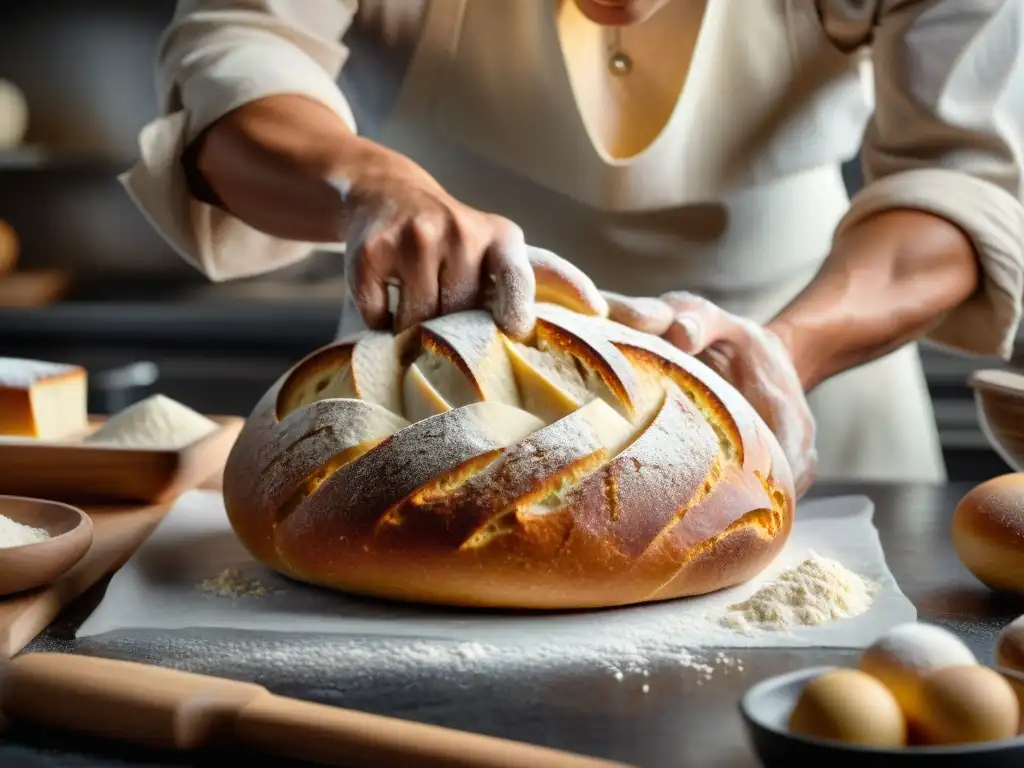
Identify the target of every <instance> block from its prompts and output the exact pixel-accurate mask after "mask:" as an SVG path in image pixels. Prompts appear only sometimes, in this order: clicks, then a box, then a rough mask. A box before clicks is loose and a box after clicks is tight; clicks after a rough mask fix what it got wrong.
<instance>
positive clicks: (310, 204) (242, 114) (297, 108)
mask: <svg viewBox="0 0 1024 768" xmlns="http://www.w3.org/2000/svg"><path fill="white" fill-rule="evenodd" d="M198 141H199V144H198V145H197V146H196V147H195V148H194V152H190V153H189V156H190V157H191V158H194V163H195V167H194V169H192V170H193V173H195V174H197V175H198V176H199V177H200V178H201V179H202V181H203V182H205V184H206V185H207V186H208V187H209V188H210V190H211V191H212V192H213V194H214V195H215V196H216V198H217V203H218V204H219V205H220V206H222V207H223V208H225V209H226V210H227V211H228V212H230V213H231V214H232V215H234V216H236V217H238V218H239V219H241V220H242V221H245V222H246V223H247V224H249V225H250V226H252V227H254V228H256V229H258V230H260V231H262V232H265V233H267V234H269V235H272V236H274V237H280V238H283V239H287V240H298V241H305V242H333V241H338V240H341V239H342V237H341V235H342V234H343V233H342V231H341V226H342V222H343V219H344V215H345V213H346V211H345V210H344V204H343V202H342V199H341V196H340V195H339V194H338V191H337V189H335V188H334V187H333V186H332V185H331V184H330V183H329V182H328V179H330V178H331V177H332V176H336V175H338V174H339V173H342V172H343V169H344V166H345V165H346V164H347V163H350V162H351V163H353V164H355V163H356V162H357V161H358V157H359V155H360V154H361V153H364V152H366V151H367V145H368V144H369V142H367V141H365V140H364V139H360V138H359V137H358V136H356V135H355V134H353V133H352V132H351V131H350V130H349V128H348V126H347V125H346V124H345V122H344V121H343V120H342V119H341V118H340V117H339V116H338V115H337V114H335V113H334V112H333V111H332V110H330V109H329V108H327V107H326V106H324V105H322V104H319V103H318V102H316V101H313V100H312V99H308V98H306V97H303V96H292V95H279V96H270V97H267V98H265V99H260V100H258V101H254V102H251V103H249V104H246V105H245V106H243V107H240V108H239V109H236V110H234V111H233V112H231V113H229V114H227V115H225V116H224V117H222V118H221V119H220V120H218V121H217V122H216V123H214V124H213V125H212V126H211V127H210V129H209V130H208V131H206V133H205V134H204V135H203V136H202V137H201V138H200V139H199V140H198Z"/></svg>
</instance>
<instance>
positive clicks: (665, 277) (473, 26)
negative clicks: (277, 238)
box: [342, 0, 945, 481]
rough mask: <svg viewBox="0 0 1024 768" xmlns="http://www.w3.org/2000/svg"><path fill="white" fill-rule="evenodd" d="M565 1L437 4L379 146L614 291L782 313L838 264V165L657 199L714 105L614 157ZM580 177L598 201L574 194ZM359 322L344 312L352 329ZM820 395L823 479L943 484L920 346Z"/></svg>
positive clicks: (850, 375)
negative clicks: (629, 154) (569, 55)
mask: <svg viewBox="0 0 1024 768" xmlns="http://www.w3.org/2000/svg"><path fill="white" fill-rule="evenodd" d="M527 5H529V6H532V7H533V9H534V10H533V11H531V10H528V9H526V8H525V6H527ZM723 5H724V4H723V3H720V2H716V0H710V3H709V4H708V6H707V11H706V13H705V12H704V11H703V4H701V3H693V4H692V6H693V8H694V9H695V10H694V11H693V15H694V18H693V23H695V24H701V25H702V27H701V33H700V36H699V37H698V41H697V45H696V50H695V52H694V57H693V61H692V62H691V67H697V66H702V61H701V57H702V55H703V56H704V57H705V58H706V57H707V56H710V55H712V54H713V50H714V48H715V45H705V46H703V49H702V46H701V42H702V41H701V39H700V37H702V36H703V35H704V27H705V25H707V24H708V23H709V17H710V16H711V15H712V14H714V13H716V12H719V11H718V9H720V8H722V7H723ZM510 6H516V8H515V10H510V9H509V7H510ZM551 6H552V4H550V3H529V4H525V3H524V4H522V5H520V4H519V3H518V2H517V3H515V4H512V3H509V4H498V3H494V2H493V0H434V2H432V3H430V4H429V10H428V11H427V16H426V19H425V23H424V27H423V30H424V31H423V33H422V36H421V38H420V40H419V43H418V46H417V49H416V52H415V54H414V56H413V59H412V62H411V65H410V67H409V70H408V72H407V73H406V75H405V80H404V83H403V85H402V89H401V92H400V95H399V98H398V100H397V105H396V107H395V109H394V111H393V112H392V113H391V115H390V118H389V119H388V121H387V122H386V123H385V125H384V126H383V130H382V132H381V135H380V136H379V137H378V138H379V140H380V141H382V143H384V144H386V145H388V146H390V147H392V148H394V149H396V150H397V151H399V152H402V153H403V154H405V155H407V156H409V157H411V158H412V159H414V160H415V161H416V162H418V163H420V164H421V165H423V166H424V167H425V168H426V169H427V170H428V171H429V172H430V173H431V174H433V175H434V176H435V178H437V179H438V181H440V182H441V184H442V185H444V186H445V188H446V189H448V190H449V191H450V192H451V193H452V194H453V195H454V196H455V197H456V198H458V199H460V200H462V201H463V202H465V203H466V204H468V205H471V206H474V207H476V208H479V209H482V210H488V211H493V212H496V213H500V214H501V215H503V216H506V217H508V218H509V219H512V220H513V221H515V222H516V223H517V224H519V225H520V226H521V227H522V228H523V230H524V231H525V233H526V236H527V240H528V242H530V243H531V244H533V245H537V246H540V247H544V248H548V249H550V250H552V251H555V252H556V253H559V254H560V255H562V256H564V257H566V258H568V259H569V260H571V261H573V262H574V263H575V264H577V265H578V266H579V267H580V268H581V269H583V270H584V271H585V272H587V273H588V274H589V275H590V276H591V277H592V278H593V279H594V281H595V282H596V283H597V285H598V286H599V287H601V288H605V289H610V290H615V291H618V292H620V293H627V294H632V295H638V296H657V295H659V294H661V293H663V292H665V291H668V290H684V289H685V290H690V291H694V292H697V293H701V294H703V295H705V296H707V297H708V298H709V299H711V300H713V301H715V302H716V303H718V304H719V305H721V306H722V307H724V308H725V309H727V310H729V311H731V312H734V313H737V314H740V315H744V316H747V317H751V318H753V319H755V320H758V321H760V322H764V321H767V320H768V319H770V318H771V317H772V316H773V315H774V314H775V313H776V312H778V311H779V310H780V309H781V308H782V307H783V306H785V305H786V304H787V303H788V302H789V301H790V300H791V299H792V298H793V297H794V296H795V295H796V294H797V293H798V292H799V291H800V290H801V289H802V288H803V287H804V286H805V285H806V284H807V283H808V282H809V281H810V280H811V279H812V278H813V276H814V274H815V273H816V272H817V270H818V268H819V267H820V265H821V263H822V261H823V259H824V257H825V255H826V254H827V253H828V250H829V246H830V243H831V238H832V234H833V231H834V228H835V226H836V224H837V223H838V222H839V220H840V218H841V217H842V216H843V214H844V213H845V212H846V210H847V207H848V203H849V201H848V198H847V193H846V190H845V187H844V185H843V181H842V178H841V174H840V170H839V168H838V167H836V166H833V165H829V166H824V167H820V168H817V169H813V170H809V171H805V172H803V173H799V174H795V175H793V176H790V177H787V178H784V179H782V180H781V181H776V182H771V183H768V184H763V185H760V186H756V185H755V186H747V187H745V188H743V190H742V191H740V192H731V193H719V192H717V191H716V190H714V189H711V190H709V193H708V199H711V200H716V201H717V202H709V203H703V204H694V203H693V202H692V197H691V199H690V200H686V201H682V200H677V201H676V203H675V204H674V205H673V204H672V199H671V198H670V197H667V198H666V197H664V194H663V197H662V198H661V199H656V200H647V201H645V200H644V199H643V198H644V197H645V195H646V196H648V197H650V196H651V193H649V191H648V185H645V183H644V167H652V165H653V166H657V165H663V164H665V163H672V162H676V163H684V162H693V161H692V160H689V161H688V160H687V158H694V157H696V155H695V154H694V151H693V149H692V148H691V147H690V146H688V145H692V144H693V141H692V140H691V141H689V142H688V141H687V139H688V137H693V136H695V135H699V130H698V128H699V125H698V123H697V122H696V121H699V115H698V112H699V110H698V109H697V108H696V107H695V106H694V104H695V103H696V104H701V103H707V101H708V100H711V99H713V97H714V94H713V93H694V92H693V90H694V89H692V88H688V87H687V86H684V88H683V92H682V96H681V97H680V99H679V104H677V106H676V109H675V112H674V113H673V115H672V117H671V118H670V120H669V123H668V125H667V126H666V128H665V130H664V131H663V132H662V134H661V135H660V136H659V137H658V138H657V139H656V140H655V141H654V142H653V143H652V144H651V145H650V147H649V148H648V149H646V150H644V151H643V152H641V153H640V155H638V156H637V157H636V158H630V159H628V160H614V159H611V158H609V157H607V156H606V155H605V154H604V153H603V152H602V151H601V150H600V149H598V147H597V146H596V145H595V143H594V141H592V139H591V136H590V135H589V134H588V132H587V129H586V126H585V124H584V122H583V120H582V118H581V117H580V113H579V111H578V109H577V108H576V101H575V97H574V93H573V90H572V85H571V82H570V79H569V75H568V72H567V70H566V68H565V63H564V59H563V58H562V53H561V49H560V46H559V42H558V36H557V34H558V33H557V28H556V22H555V18H554V13H553V12H552V11H551ZM527 43H529V44H527ZM718 44H721V41H719V42H718ZM704 49H706V50H704ZM696 80H697V81H698V82H700V81H705V82H706V81H708V80H709V78H697V79H696ZM496 83H500V87H488V84H491V85H492V86H493V85H494V84H496ZM837 119H843V117H842V116H840V117H839V118H837ZM697 150H698V153H699V147H698V148H697ZM680 173H681V174H682V173H686V168H685V167H681V168H680ZM581 181H582V184H581V183H580V182H581ZM574 183H575V184H576V185H577V187H583V188H585V189H586V190H590V192H589V194H590V195H591V198H592V199H590V200H587V199H586V195H585V194H580V193H579V192H578V191H577V192H575V194H574V193H573V191H572V185H573V184H574ZM554 190H559V191H554ZM567 190H570V191H569V193H568V194H567V193H566V191H567ZM662 193H664V191H663V190H662ZM667 194H669V195H671V191H669V193H667ZM581 197H582V198H583V199H581ZM680 197H682V196H680ZM644 206H647V207H646V209H644ZM351 311H352V308H351V307H349V308H348V309H347V311H346V315H349V313H351ZM351 321H352V317H351V316H350V315H349V316H345V317H343V318H342V329H347V328H348V327H349V324H350V323H351ZM809 399H810V404H811V407H812V409H813V411H814V414H815V417H816V419H817V423H818V454H819V458H820V477H821V478H822V479H842V480H875V481H885V480H893V481H896V480H898V481H941V480H943V479H944V478H945V468H944V465H943V461H942V454H941V450H940V447H939V441H938V434H937V430H936V427H935V419H934V413H933V411H932V405H931V399H930V397H929V394H928V390H927V387H926V383H925V379H924V375H923V372H922V369H921V363H920V359H919V356H918V352H917V348H916V346H914V345H909V346H907V347H904V348H903V349H901V350H899V351H897V352H895V353H893V354H891V355H889V356H888V357H886V358H884V359H881V360H878V361H876V362H874V363H871V364H869V365H865V366H862V367H860V368H858V369H855V370H853V371H849V372H847V373H844V374H842V375H839V376H836V377H834V378H833V379H831V380H829V381H827V382H826V383H824V384H822V385H821V386H820V387H818V388H817V389H816V390H815V391H814V392H812V393H811V395H810V398H809Z"/></svg>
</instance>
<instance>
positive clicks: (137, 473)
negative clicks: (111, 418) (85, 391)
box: [0, 416, 245, 505]
mask: <svg viewBox="0 0 1024 768" xmlns="http://www.w3.org/2000/svg"><path fill="white" fill-rule="evenodd" d="M209 418H210V419H212V420H213V421H215V422H216V423H217V424H218V426H219V428H218V429H217V430H215V431H214V432H212V433H210V434H209V435H207V436H206V437H203V438H201V439H199V440H197V441H196V442H194V443H192V444H191V445H189V446H186V447H184V448H181V449H179V450H148V449H134V448H110V447H106V446H100V445H92V444H88V443H83V442H80V441H79V442H67V443H47V442H41V441H36V440H20V439H17V438H9V439H3V440H0V493H2V494H7V495H10V496H31V497H34V498H41V499H50V500H53V501H63V502H67V503H69V504H76V505H81V504H94V505H103V504H108V505H109V504H136V505H140V504H143V505H149V504H165V503H167V502H169V501H172V500H173V499H176V498H178V496H180V495H181V494H182V493H184V492H185V491H189V490H192V489H193V488H195V487H196V486H197V485H199V484H200V483H202V482H203V478H204V477H209V476H210V468H211V467H215V468H217V467H219V468H223V466H224V462H225V461H226V460H227V457H228V453H230V451H231V447H232V446H233V445H234V444H235V440H236V439H237V438H238V433H239V432H241V431H242V425H243V424H244V423H245V420H244V419H241V418H238V417H237V416H210V417H209ZM101 423H102V420H100V419H94V420H92V423H91V424H90V431H91V430H94V429H96V428H98V427H99V425H100V424H101Z"/></svg>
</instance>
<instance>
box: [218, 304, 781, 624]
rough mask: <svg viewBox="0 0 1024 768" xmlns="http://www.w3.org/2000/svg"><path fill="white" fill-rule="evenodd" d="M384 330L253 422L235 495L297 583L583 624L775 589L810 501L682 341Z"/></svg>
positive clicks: (253, 534)
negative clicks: (760, 576)
mask: <svg viewBox="0 0 1024 768" xmlns="http://www.w3.org/2000/svg"><path fill="white" fill-rule="evenodd" d="M537 317H538V320H537V324H536V326H535V329H534V333H533V334H532V335H531V337H530V338H528V339H520V340H515V341H514V340H512V339H509V338H507V337H505V336H503V335H502V333H501V332H500V331H499V330H498V328H497V326H496V325H495V324H494V322H493V320H492V319H491V318H490V316H489V315H488V314H486V313H484V312H465V313H460V314H457V315H451V316H447V317H443V318H439V319H435V320H431V321H428V322H426V323H423V324H422V325H420V326H418V327H417V328H414V329H411V330H410V331H407V332H405V333H404V334H402V335H401V336H399V337H397V338H394V337H391V336H390V335H388V334H380V333H367V334H360V335H358V336H356V337H353V338H350V339H346V340H343V341H339V342H336V343H334V344H332V345H329V346H327V347H325V348H323V349H321V350H318V351H317V352H314V353H313V354H311V355H309V356H307V358H306V359H305V360H303V361H301V362H300V363H299V364H297V365H296V366H295V367H294V368H292V370H290V371H288V372H287V373H286V374H285V375H283V376H282V377H281V379H280V380H279V381H278V382H277V383H276V384H275V385H274V387H272V388H271V390H270V391H268V393H267V394H266V395H265V396H264V398H262V399H261V401H260V403H259V404H257V406H256V409H255V410H254V412H253V414H252V415H251V416H250V418H249V419H248V421H247V423H246V426H245V428H244V429H243V431H242V434H241V436H240V437H239V439H238V442H237V443H236V445H235V448H234V450H233V451H232V454H231V457H230V458H229V461H228V465H227V469H226V471H225V485H224V494H225V502H226V506H227V509H228V515H229V518H230V520H231V523H232V526H233V527H234V529H235V531H236V533H237V535H238V536H239V538H240V540H241V541H242V543H243V544H244V545H245V546H246V547H247V548H248V549H249V550H250V552H252V553H253V555H254V556H256V557H257V558H258V559H259V560H261V561H263V562H264V563H266V564H267V565H269V566H271V567H273V568H276V569H277V570H279V571H281V572H282V573H284V574H285V575H288V576H290V577H292V578H297V579H301V580H305V581H308V582H311V583H315V584H320V585H323V586H327V587H331V588H335V589H340V590H344V591H349V592H352V593H357V594H363V595H370V596H377V597H384V598H392V599H400V600H410V601H419V602H434V603H445V604H454V605H465V606H485V607H508V608H536V609H565V608H587V607H604V606H613V605H626V604H632V603H640V602H645V601H649V600H663V599H671V598H676V597H680V596H685V595H697V594H703V593H706V592H709V591H713V590H717V589H721V588H723V587H728V586H732V585H735V584H738V583H741V582H743V581H746V580H747V579H749V578H752V577H753V576H754V575H756V574H757V573H758V572H759V571H760V570H761V569H763V568H764V567H765V566H767V565H768V564H769V563H770V562H771V560H772V559H773V558H774V557H775V555H776V554H777V553H778V551H779V550H780V549H781V547H782V545H783V544H784V542H785V540H786V538H787V536H788V534H789V530H790V528H791V523H792V514H793V508H794V504H795V498H794V490H793V484H792V478H791V475H790V473H789V470H788V467H786V466H785V465H784V459H783V458H782V453H781V450H780V449H779V448H778V445H777V442H776V441H775V438H774V436H773V435H772V434H771V432H770V431H769V430H768V428H767V426H766V425H765V424H764V422H763V420H761V419H760V418H759V417H758V416H757V414H756V413H755V412H754V410H753V408H752V407H751V406H750V404H749V403H747V402H746V401H745V400H744V399H743V397H742V396H740V395H739V393H738V392H736V390H735V389H733V388H732V387H731V386H730V385H729V384H728V383H726V382H725V381H724V380H722V379H721V378H720V377H718V376H717V375H716V374H715V373H714V372H713V371H711V370H710V369H709V368H707V367H706V366H704V365H703V364H702V363H700V362H699V361H697V360H696V359H695V358H692V357H690V356H688V355H685V354H684V353H682V352H681V351H679V350H678V349H676V348H675V347H672V346H671V345H669V344H667V342H664V341H663V340H662V339H659V338H657V337H654V336H648V335H647V334H643V333H639V332H637V331H632V330H630V329H628V328H625V327H624V326H621V325H618V324H617V323H614V322H611V321H609V320H606V319H603V318H601V317H590V316H586V315H581V314H577V313H575V312H572V311H569V310H567V309H563V308H562V307H558V306H554V305H549V304H539V305H538V307H537Z"/></svg>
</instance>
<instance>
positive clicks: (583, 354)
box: [536, 304, 664, 424]
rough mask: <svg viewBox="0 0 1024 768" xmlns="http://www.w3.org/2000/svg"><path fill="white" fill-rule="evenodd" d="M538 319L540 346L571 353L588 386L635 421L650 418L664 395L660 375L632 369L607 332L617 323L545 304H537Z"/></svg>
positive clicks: (556, 353) (538, 342) (564, 354)
mask: <svg viewBox="0 0 1024 768" xmlns="http://www.w3.org/2000/svg"><path fill="white" fill-rule="evenodd" d="M537 318H538V319H537V328H536V346H537V349H539V350H541V351H545V352H548V353H549V354H551V355H556V356H557V355H563V356H571V357H572V358H573V359H574V361H575V364H576V367H577V369H578V370H579V371H580V375H581V376H582V377H583V379H584V381H585V383H586V386H587V389H589V390H590V391H591V392H592V393H594V394H595V395H596V396H599V397H601V398H602V399H603V400H605V402H607V403H608V404H609V405H611V406H612V407H614V408H615V409H616V410H617V411H618V412H619V413H621V414H622V415H623V416H624V417H626V418H627V419H629V420H630V421H632V422H633V423H634V424H642V423H646V422H647V421H648V420H649V419H650V418H651V416H652V415H653V413H654V412H655V411H656V410H657V408H658V407H659V406H660V405H661V400H662V396H663V394H664V387H663V385H662V381H661V378H660V377H657V376H652V377H641V376H640V375H639V373H638V372H637V371H636V370H634V369H633V367H632V366H631V365H630V364H629V360H627V359H626V357H625V356H624V355H623V354H622V352H621V351H620V350H619V349H618V348H617V347H616V346H615V344H614V343H612V338H613V336H611V335H610V334H609V333H608V332H606V329H607V328H609V327H610V329H614V328H615V327H617V326H614V324H612V323H611V322H610V321H603V320H601V319H600V318H587V317H582V316H580V315H577V314H575V313H573V312H570V311H568V310H566V309H563V308H561V307H556V306H552V305H546V304H545V305H538V308H537Z"/></svg>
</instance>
